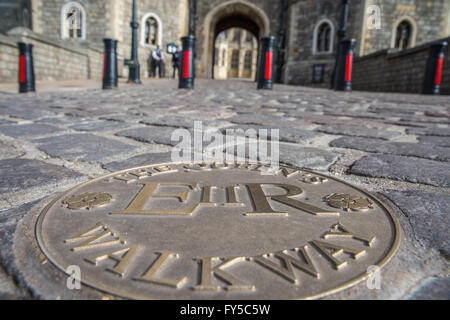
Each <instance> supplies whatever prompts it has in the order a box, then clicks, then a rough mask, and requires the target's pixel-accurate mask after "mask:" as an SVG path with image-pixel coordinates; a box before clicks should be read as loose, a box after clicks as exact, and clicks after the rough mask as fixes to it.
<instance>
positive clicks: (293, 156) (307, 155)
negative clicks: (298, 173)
mask: <svg viewBox="0 0 450 320" xmlns="http://www.w3.org/2000/svg"><path fill="white" fill-rule="evenodd" d="M337 158H338V156H337V155H336V154H334V153H332V152H329V151H325V150H322V149H317V148H308V147H300V146H297V145H287V144H280V162H281V163H285V164H288V165H293V166H296V167H300V168H310V169H317V170H326V169H328V167H329V166H330V165H331V164H333V163H334V162H335V161H336V160H337Z"/></svg>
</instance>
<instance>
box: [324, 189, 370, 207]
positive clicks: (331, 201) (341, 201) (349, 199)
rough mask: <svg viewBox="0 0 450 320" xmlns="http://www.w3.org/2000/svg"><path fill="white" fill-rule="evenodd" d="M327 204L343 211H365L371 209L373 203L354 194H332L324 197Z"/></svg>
mask: <svg viewBox="0 0 450 320" xmlns="http://www.w3.org/2000/svg"><path fill="white" fill-rule="evenodd" d="M325 201H326V202H327V204H328V205H329V206H331V207H333V208H339V209H343V210H345V211H350V210H352V211H365V210H369V209H373V201H372V200H370V199H369V198H364V197H360V196H358V195H354V194H339V193H333V194H330V195H329V196H326V197H325Z"/></svg>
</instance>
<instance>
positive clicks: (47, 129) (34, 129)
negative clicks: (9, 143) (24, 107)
mask: <svg viewBox="0 0 450 320" xmlns="http://www.w3.org/2000/svg"><path fill="white" fill-rule="evenodd" d="M61 131H63V130H62V129H60V128H58V127H55V126H51V125H48V124H34V123H30V124H14V125H7V126H0V132H1V133H3V134H4V135H7V136H10V137H22V136H40V135H44V134H49V133H56V132H61Z"/></svg>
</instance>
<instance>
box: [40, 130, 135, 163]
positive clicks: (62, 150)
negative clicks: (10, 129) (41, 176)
mask: <svg viewBox="0 0 450 320" xmlns="http://www.w3.org/2000/svg"><path fill="white" fill-rule="evenodd" d="M32 142H33V143H35V144H36V145H37V146H38V148H39V149H40V150H42V151H44V152H45V153H47V154H49V155H50V156H52V157H59V158H63V159H67V160H72V161H74V160H76V161H87V162H95V161H98V160H101V159H103V158H106V157H110V156H114V155H117V154H118V153H124V152H130V151H132V150H134V149H135V148H136V147H134V146H132V145H128V144H125V143H122V142H120V141H116V140H112V139H108V138H103V137H99V136H95V135H92V134H66V135H62V136H56V137H49V138H43V139H36V140H32Z"/></svg>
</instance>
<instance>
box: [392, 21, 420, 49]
mask: <svg viewBox="0 0 450 320" xmlns="http://www.w3.org/2000/svg"><path fill="white" fill-rule="evenodd" d="M416 34H417V25H416V22H415V21H414V19H412V18H411V17H402V18H400V19H398V20H397V22H396V23H394V28H393V31H392V45H391V47H392V48H395V49H398V50H404V49H407V48H411V47H414V46H415V44H416Z"/></svg>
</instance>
